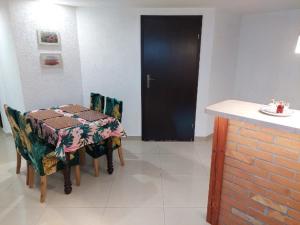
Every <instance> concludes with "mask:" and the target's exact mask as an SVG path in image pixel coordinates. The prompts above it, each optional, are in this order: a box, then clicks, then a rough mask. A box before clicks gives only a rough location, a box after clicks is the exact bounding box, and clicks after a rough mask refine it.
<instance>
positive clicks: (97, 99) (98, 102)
mask: <svg viewBox="0 0 300 225" xmlns="http://www.w3.org/2000/svg"><path fill="white" fill-rule="evenodd" d="M90 109H91V110H95V111H98V112H101V113H103V110H104V96H102V95H100V94H97V93H91V106H90Z"/></svg>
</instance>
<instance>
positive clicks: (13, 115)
mask: <svg viewBox="0 0 300 225" xmlns="http://www.w3.org/2000/svg"><path fill="white" fill-rule="evenodd" d="M4 109H5V113H6V116H7V119H8V121H9V124H10V126H11V130H12V133H13V138H14V141H15V146H16V151H17V152H18V153H19V154H20V155H21V156H22V157H23V158H24V159H25V160H26V161H28V160H29V155H28V151H27V149H26V143H25V139H24V137H23V136H22V133H21V130H20V126H19V120H18V118H19V115H20V114H21V113H20V112H19V111H17V110H15V109H13V108H10V107H9V106H7V105H4Z"/></svg>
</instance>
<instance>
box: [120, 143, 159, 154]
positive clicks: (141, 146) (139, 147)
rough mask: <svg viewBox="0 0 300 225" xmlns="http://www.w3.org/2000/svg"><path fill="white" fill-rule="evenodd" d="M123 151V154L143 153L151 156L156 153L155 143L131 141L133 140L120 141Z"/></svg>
mask: <svg viewBox="0 0 300 225" xmlns="http://www.w3.org/2000/svg"><path fill="white" fill-rule="evenodd" d="M122 146H123V149H124V150H125V154H126V153H127V152H128V153H143V154H153V153H158V145H157V142H151V141H147V142H143V141H133V140H128V141H127V140H124V141H122Z"/></svg>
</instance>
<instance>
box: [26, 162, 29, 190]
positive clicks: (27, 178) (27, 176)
mask: <svg viewBox="0 0 300 225" xmlns="http://www.w3.org/2000/svg"><path fill="white" fill-rule="evenodd" d="M26 185H27V186H28V185H29V163H28V162H27V171H26Z"/></svg>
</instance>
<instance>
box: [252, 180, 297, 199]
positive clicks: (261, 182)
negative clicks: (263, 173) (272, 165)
mask: <svg viewBox="0 0 300 225" xmlns="http://www.w3.org/2000/svg"><path fill="white" fill-rule="evenodd" d="M253 182H254V183H255V184H257V185H259V186H261V187H264V188H266V189H268V190H272V191H274V192H277V193H279V194H282V195H289V194H290V193H291V191H290V190H289V189H288V188H285V187H283V186H281V185H278V184H274V183H273V182H270V181H268V180H265V179H262V178H259V177H253Z"/></svg>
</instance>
